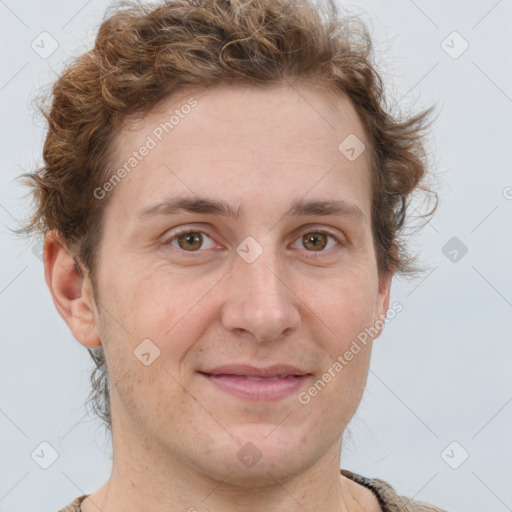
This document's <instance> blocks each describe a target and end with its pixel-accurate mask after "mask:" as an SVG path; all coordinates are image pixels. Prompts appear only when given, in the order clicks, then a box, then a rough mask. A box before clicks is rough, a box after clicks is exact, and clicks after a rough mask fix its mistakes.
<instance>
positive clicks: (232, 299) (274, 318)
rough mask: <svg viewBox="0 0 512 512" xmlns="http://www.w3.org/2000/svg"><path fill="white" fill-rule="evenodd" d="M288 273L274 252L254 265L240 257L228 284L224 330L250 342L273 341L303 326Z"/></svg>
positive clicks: (224, 311)
mask: <svg viewBox="0 0 512 512" xmlns="http://www.w3.org/2000/svg"><path fill="white" fill-rule="evenodd" d="M289 274H290V272H289V270H287V269H286V268H284V265H280V264H279V261H278V259H277V258H276V257H274V256H273V255H272V254H271V249H268V248H267V249H265V250H264V251H263V253H262V254H261V255H260V256H259V257H258V258H257V259H256V260H255V261H253V262H252V263H247V262H246V261H244V260H243V259H242V258H239V257H237V258H236V260H235V263H234V267H233V269H232V270H231V272H230V273H229V279H228V280H227V281H226V283H225V287H226V288H225V290H226V299H225V302H224V304H223V307H222V313H221V321H222V324H223V326H224V328H225V329H227V330H229V331H231V332H234V333H235V334H236V335H237V336H242V337H243V338H245V339H247V340H249V339H253V340H256V341H270V340H276V339H279V338H283V337H284V336H289V335H290V334H291V333H292V332H294V331H295V330H296V329H297V328H298V326H299V323H300V312H299V309H298V304H299V303H300V300H299V299H298V297H297V296H296V295H295V294H294V293H293V286H292V283H291V282H290V277H289Z"/></svg>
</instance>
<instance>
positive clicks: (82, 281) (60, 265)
mask: <svg viewBox="0 0 512 512" xmlns="http://www.w3.org/2000/svg"><path fill="white" fill-rule="evenodd" d="M43 259H44V276H45V279H46V284H47V285H48V288H49V290H50V293H51V294H52V299H53V302H54V304H55V307H56V308H57V311H58V312H59V313H60V316H61V317H62V318H63V319H64V321H65V322H66V324H67V325H68V327H69V329H70V330H71V332H72V333H73V336H74V337H75V338H76V339H77V340H78V341H79V342H80V343H81V344H82V345H84V346H85V347H87V348H94V347H98V346H100V345H101V339H100V336H99V334H98V329H97V325H98V315H97V311H96V305H95V303H94V299H93V295H92V294H93V288H92V285H91V282H90V279H89V277H88V275H87V272H85V269H83V270H82V272H80V270H79V269H78V267H77V265H76V264H75V261H74V260H73V257H72V256H71V254H70V253H69V251H68V249H67V247H66V246H65V245H64V244H63V243H62V242H61V241H60V238H59V237H58V235H57V234H56V233H54V232H51V233H49V234H47V235H46V237H45V241H44V248H43ZM82 273H83V274H84V275H82Z"/></svg>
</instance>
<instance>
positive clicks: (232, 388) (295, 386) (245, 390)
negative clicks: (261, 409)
mask: <svg viewBox="0 0 512 512" xmlns="http://www.w3.org/2000/svg"><path fill="white" fill-rule="evenodd" d="M201 375H202V376H203V377H205V378H207V379H208V380H209V381H210V382H211V383H212V384H214V385H215V386H217V387H218V388H220V389H222V390H223V391H226V392H228V393H231V394H232V395H235V396H237V397H240V398H244V399H246V400H254V401H268V402H270V401H274V400H280V399H282V398H285V397H287V396H289V395H291V394H293V393H296V392H297V391H298V390H299V389H300V388H301V386H302V385H303V384H304V382H305V381H306V380H307V379H308V378H309V377H310V375H301V376H299V377H286V378H282V379H275V380H270V379H266V380H248V379H246V378H244V377H240V376H238V375H233V376H231V375H218V376H217V375H209V374H206V373H202V374H201Z"/></svg>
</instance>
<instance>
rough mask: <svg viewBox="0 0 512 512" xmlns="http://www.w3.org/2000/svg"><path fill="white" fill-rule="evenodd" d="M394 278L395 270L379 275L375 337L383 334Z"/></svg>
mask: <svg viewBox="0 0 512 512" xmlns="http://www.w3.org/2000/svg"><path fill="white" fill-rule="evenodd" d="M392 279H393V272H392V271H390V272H389V273H388V274H385V275H382V276H379V292H378V295H377V310H376V313H377V318H376V319H375V328H376V329H377V331H378V332H377V334H376V336H375V338H374V339H377V338H378V337H379V336H380V335H381V334H382V329H383V328H384V320H385V319H386V314H387V312H388V309H389V296H390V292H391V281H392Z"/></svg>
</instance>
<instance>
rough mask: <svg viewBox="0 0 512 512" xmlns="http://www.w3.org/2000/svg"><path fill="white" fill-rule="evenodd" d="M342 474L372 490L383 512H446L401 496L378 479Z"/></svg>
mask: <svg viewBox="0 0 512 512" xmlns="http://www.w3.org/2000/svg"><path fill="white" fill-rule="evenodd" d="M341 474H342V475H343V476H345V477H347V478H349V479H350V480H352V481H354V482H356V483H358V484H360V485H362V486H364V487H366V488H368V489H370V490H371V491H372V492H373V494H374V495H375V496H376V497H377V500H378V501H379V504H380V506H381V508H382V512H446V511H445V510H442V509H440V508H437V507H434V506H433V505H429V504H427V503H423V502H420V501H415V500H413V499H411V498H407V497H405V496H399V495H398V494H397V493H396V492H395V490H394V489H393V487H391V485H389V484H388V483H387V482H385V481H384V480H379V479H378V478H366V477H364V476H361V475H357V474H356V473H352V472H351V471H347V470H345V469H342V470H341Z"/></svg>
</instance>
